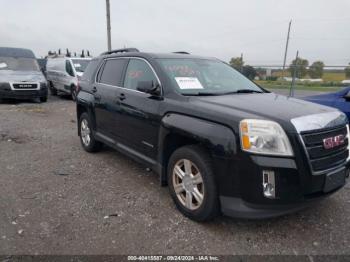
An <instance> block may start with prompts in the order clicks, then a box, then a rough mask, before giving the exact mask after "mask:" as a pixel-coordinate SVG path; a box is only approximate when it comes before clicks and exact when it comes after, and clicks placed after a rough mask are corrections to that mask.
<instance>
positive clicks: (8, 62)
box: [0, 57, 40, 71]
mask: <svg viewBox="0 0 350 262" xmlns="http://www.w3.org/2000/svg"><path fill="white" fill-rule="evenodd" d="M0 70H13V71H40V68H39V65H38V62H37V61H36V59H34V58H23V57H18V58H15V57H0Z"/></svg>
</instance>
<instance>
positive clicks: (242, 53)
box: [241, 53, 243, 73]
mask: <svg viewBox="0 0 350 262" xmlns="http://www.w3.org/2000/svg"><path fill="white" fill-rule="evenodd" d="M241 73H243V53H241Z"/></svg>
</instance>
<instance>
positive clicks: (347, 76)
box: [345, 63, 350, 78]
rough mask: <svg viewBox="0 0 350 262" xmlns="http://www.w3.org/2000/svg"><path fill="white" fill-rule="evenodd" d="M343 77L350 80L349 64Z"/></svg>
mask: <svg viewBox="0 0 350 262" xmlns="http://www.w3.org/2000/svg"><path fill="white" fill-rule="evenodd" d="M345 76H346V78H350V63H349V66H348V67H346V68H345Z"/></svg>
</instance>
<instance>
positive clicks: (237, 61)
mask: <svg viewBox="0 0 350 262" xmlns="http://www.w3.org/2000/svg"><path fill="white" fill-rule="evenodd" d="M243 65H244V61H243V59H242V57H232V58H231V60H230V66H232V67H233V68H234V69H236V70H238V71H242V69H243Z"/></svg>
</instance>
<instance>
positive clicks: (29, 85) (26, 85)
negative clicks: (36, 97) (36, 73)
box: [12, 83, 38, 90]
mask: <svg viewBox="0 0 350 262" xmlns="http://www.w3.org/2000/svg"><path fill="white" fill-rule="evenodd" d="M12 86H13V89H17V90H25V89H37V88H38V84H36V83H16V84H12Z"/></svg>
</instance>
